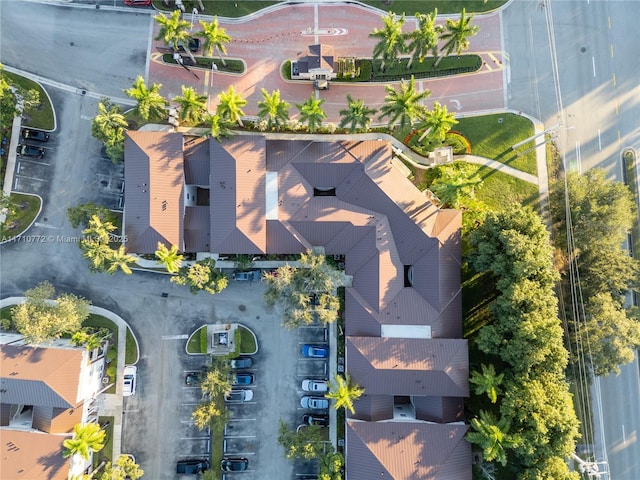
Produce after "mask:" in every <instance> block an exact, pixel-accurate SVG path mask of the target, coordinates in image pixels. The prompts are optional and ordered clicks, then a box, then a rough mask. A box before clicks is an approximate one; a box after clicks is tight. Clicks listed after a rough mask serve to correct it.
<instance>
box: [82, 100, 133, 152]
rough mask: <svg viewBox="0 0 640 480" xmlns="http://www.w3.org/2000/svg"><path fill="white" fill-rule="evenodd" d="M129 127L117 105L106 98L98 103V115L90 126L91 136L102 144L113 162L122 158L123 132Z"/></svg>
mask: <svg viewBox="0 0 640 480" xmlns="http://www.w3.org/2000/svg"><path fill="white" fill-rule="evenodd" d="M128 126H129V125H128V124H127V120H126V119H125V117H124V115H123V114H122V110H121V109H120V107H118V106H117V105H114V104H112V103H111V102H110V101H109V99H108V98H103V99H102V100H100V102H98V114H97V115H96V116H95V117H94V119H93V122H92V124H91V135H93V137H94V138H96V139H98V140H100V141H101V142H102V143H104V145H105V147H106V149H107V155H108V156H109V158H110V159H111V160H112V161H113V162H120V161H122V159H123V158H124V131H125V129H126V128H127V127H128Z"/></svg>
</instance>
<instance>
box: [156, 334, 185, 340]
mask: <svg viewBox="0 0 640 480" xmlns="http://www.w3.org/2000/svg"><path fill="white" fill-rule="evenodd" d="M187 338H189V335H187V334H184V335H163V336H162V340H186V339H187Z"/></svg>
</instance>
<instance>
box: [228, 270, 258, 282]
mask: <svg viewBox="0 0 640 480" xmlns="http://www.w3.org/2000/svg"><path fill="white" fill-rule="evenodd" d="M233 279H234V280H235V281H236V282H259V281H260V280H261V279H262V275H261V274H260V270H249V271H248V272H234V273H233Z"/></svg>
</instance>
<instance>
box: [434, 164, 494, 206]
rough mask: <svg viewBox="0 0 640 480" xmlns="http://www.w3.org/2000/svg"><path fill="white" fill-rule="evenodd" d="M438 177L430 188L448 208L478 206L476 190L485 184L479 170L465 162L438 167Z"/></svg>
mask: <svg viewBox="0 0 640 480" xmlns="http://www.w3.org/2000/svg"><path fill="white" fill-rule="evenodd" d="M437 171H438V176H437V177H436V178H435V179H434V180H433V183H431V185H430V186H429V188H430V189H431V191H432V192H433V193H434V194H435V195H436V196H437V197H438V198H439V199H440V201H441V202H442V205H443V206H444V207H447V208H456V209H466V208H469V207H471V206H476V204H475V203H474V202H473V201H474V200H475V198H476V189H477V188H478V187H480V186H481V185H482V183H483V180H482V178H481V177H480V175H478V174H477V170H476V169H475V168H474V167H473V166H472V165H469V164H467V163H464V162H455V163H454V164H452V165H443V166H442V167H438V170H437Z"/></svg>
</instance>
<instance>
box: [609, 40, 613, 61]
mask: <svg viewBox="0 0 640 480" xmlns="http://www.w3.org/2000/svg"><path fill="white" fill-rule="evenodd" d="M609 47H610V50H611V58H613V43H612V44H611V45H609Z"/></svg>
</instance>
